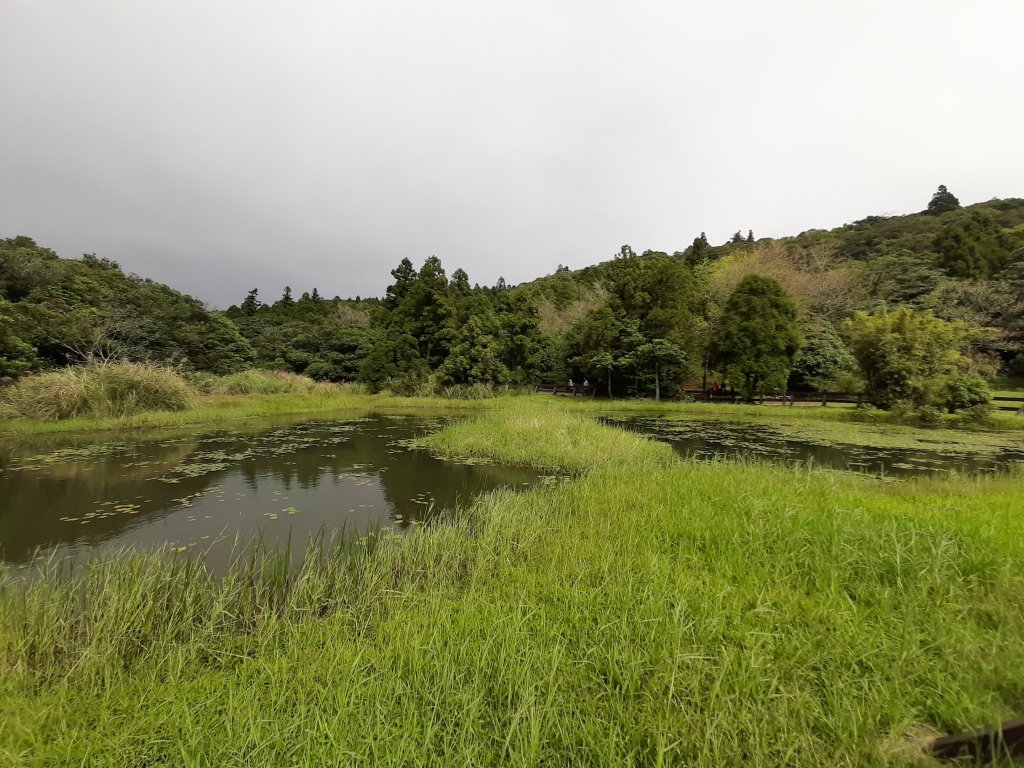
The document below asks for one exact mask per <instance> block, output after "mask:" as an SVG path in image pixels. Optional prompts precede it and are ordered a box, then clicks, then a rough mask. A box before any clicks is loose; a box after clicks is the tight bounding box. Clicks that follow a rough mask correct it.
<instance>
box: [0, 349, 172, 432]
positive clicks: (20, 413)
mask: <svg viewBox="0 0 1024 768" xmlns="http://www.w3.org/2000/svg"><path fill="white" fill-rule="evenodd" d="M190 395H191V390H190V389H189V387H188V384H186V382H185V380H184V379H183V378H182V377H181V376H180V375H179V374H178V373H176V372H175V371H172V370H170V369H168V368H164V367H161V366H158V365H150V364H146V363H130V362H115V363H98V364H92V365H80V366H72V367H68V368H62V369H60V370H56V371H48V372H46V373H40V374H36V375H34V376H27V377H25V378H24V379H22V380H21V381H19V382H18V384H17V385H16V386H14V387H12V388H10V389H9V390H7V391H6V392H5V393H4V394H3V402H2V404H0V406H2V410H3V411H4V412H6V415H7V416H9V417H21V418H27V419H38V420H42V421H59V420H64V419H73V418H83V417H84V418H123V417H125V416H130V415H133V414H136V413H140V412H143V411H182V410H184V409H185V408H186V407H187V406H188V404H189V398H190Z"/></svg>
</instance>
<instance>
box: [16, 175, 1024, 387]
mask: <svg viewBox="0 0 1024 768" xmlns="http://www.w3.org/2000/svg"><path fill="white" fill-rule="evenodd" d="M392 275H393V278H394V282H393V284H392V285H391V286H389V287H388V288H387V291H386V294H385V296H384V297H383V298H382V299H368V300H360V299H341V298H338V297H335V298H334V299H325V298H323V297H321V296H320V295H319V293H318V292H317V291H316V290H313V291H311V292H310V293H305V294H302V295H301V296H300V297H298V298H295V297H293V296H292V294H291V291H290V289H287V288H286V289H285V290H284V292H283V294H281V295H280V297H275V299H274V300H273V301H268V302H264V301H261V299H260V297H259V295H258V293H257V292H256V291H255V290H253V291H251V292H250V293H249V294H248V296H245V297H239V298H240V301H239V303H238V304H237V305H236V306H232V307H230V308H229V309H228V310H226V311H224V312H219V311H213V310H209V309H207V308H206V307H205V306H204V305H203V304H202V302H200V301H198V300H196V299H194V298H191V297H189V296H185V295H183V294H181V293H179V292H177V291H175V290H173V289H171V288H169V287H167V286H165V285H161V284H159V283H155V282H152V281H150V280H146V279H144V278H141V277H138V276H135V275H128V274H125V273H124V272H123V271H122V270H121V269H120V267H119V266H118V265H117V264H115V263H113V262H111V261H108V260H106V259H103V258H97V257H95V256H91V255H89V256H85V257H83V258H81V259H65V258H59V257H58V256H57V254H55V253H53V252H52V251H50V250H48V249H46V248H45V247H42V246H40V245H37V244H36V243H35V242H33V241H32V240H31V239H30V238H28V237H14V238H11V239H7V240H0V376H3V377H17V376H19V375H22V374H25V373H28V372H32V371H36V370H43V369H46V368H51V367H54V366H60V365H65V364H68V363H81V362H88V361H96V360H104V359H117V358H128V359H139V360H148V361H152V362H158V363H166V364H172V365H175V366H178V367H180V368H182V369H184V370H186V371H187V370H196V371H210V372H216V373H224V372H228V371H231V370H237V369H241V368H245V367H254V366H255V367H265V368H278V369H285V370H290V371H294V372H296V373H303V374H306V375H309V376H312V377H314V378H317V379H326V380H333V381H340V380H353V379H360V380H362V381H364V382H366V383H367V384H369V385H370V386H371V387H374V388H381V387H388V388H390V389H393V390H410V389H416V388H420V389H422V388H423V387H427V388H435V389H436V388H440V387H445V386H452V385H472V384H506V383H511V384H515V383H529V382H535V381H538V380H558V381H563V380H566V379H568V378H569V377H573V378H576V379H580V380H581V379H584V378H589V379H590V380H591V381H593V382H595V383H599V384H600V387H601V388H602V391H604V390H608V391H610V392H613V393H614V394H649V393H650V394H653V393H656V392H659V391H660V390H661V389H664V388H666V387H667V388H669V389H672V388H675V387H678V386H679V385H680V383H681V382H683V381H684V380H685V379H686V378H690V379H691V380H692V379H698V378H699V379H705V380H706V379H707V377H708V376H709V375H710V376H712V377H717V380H722V381H732V382H736V381H737V380H738V379H744V380H745V381H746V384H747V386H759V387H764V386H767V385H769V384H773V385H776V386H778V385H782V386H784V385H785V384H786V382H787V380H788V383H789V385H790V386H799V387H806V386H826V385H836V384H837V383H844V384H849V383H850V382H849V381H848V380H845V381H844V380H843V377H844V376H846V375H847V374H849V375H853V374H854V373H855V367H854V365H853V357H852V356H851V354H852V353H855V352H856V349H855V342H856V338H855V337H856V329H855V328H853V327H852V326H851V325H850V322H851V318H855V317H857V316H858V313H866V314H868V315H870V314H872V313H878V312H880V311H882V310H884V309H885V308H888V309H890V310H891V309H893V308H895V307H905V308H908V309H909V310H912V311H913V312H914V313H920V314H922V315H924V314H927V315H928V316H929V317H934V318H938V319H939V320H942V321H947V323H952V324H953V325H948V328H950V329H954V330H955V333H953V335H952V336H950V338H954V337H955V338H956V339H960V340H961V341H963V343H964V344H966V345H967V348H966V349H965V350H964V351H965V352H966V354H967V357H966V358H964V359H969V361H970V368H971V370H972V372H973V373H972V375H974V374H981V375H982V376H984V377H987V378H990V379H991V378H992V377H994V376H996V375H1011V376H1024V353H1022V351H1024V200H1021V199H1008V200H992V201H990V202H987V203H981V204H978V205H971V206H968V207H961V206H960V205H959V202H958V201H957V200H956V198H955V197H954V196H953V195H952V194H951V193H950V192H949V191H947V190H946V189H945V188H942V187H940V189H939V190H938V191H937V192H936V193H935V194H934V195H933V196H932V199H931V201H930V202H929V203H928V207H927V209H926V210H925V211H922V212H921V213H915V214H911V215H907V216H892V217H882V216H871V217H868V218H866V219H862V220H860V221H856V222H854V223H852V224H848V225H845V226H843V227H838V228H836V229H832V230H809V231H807V232H803V233H801V234H799V235H795V236H792V237H785V238H779V239H757V238H755V236H754V233H752V232H749V231H748V232H746V233H745V234H744V233H743V232H737V233H736V235H735V236H733V238H731V239H730V241H729V242H727V243H724V244H721V245H712V244H711V243H709V242H708V241H707V239H706V238H705V237H704V236H703V235H701V236H699V237H697V238H695V239H694V241H693V242H692V243H690V244H688V245H686V247H684V248H681V249H679V250H675V251H673V252H653V251H646V252H644V253H642V254H636V253H635V252H634V251H633V249H632V248H630V247H629V246H622V248H621V249H620V251H619V253H618V254H617V255H616V256H615V257H614V258H612V259H611V260H609V261H604V262H601V263H597V264H595V265H593V266H590V267H587V268H584V269H581V270H576V271H570V270H568V269H566V268H564V267H559V268H558V269H557V270H556V271H555V272H554V273H553V274H551V275H548V276H546V277H541V278H538V279H537V280H534V281H532V282H530V283H525V284H522V285H519V286H515V287H508V286H506V285H505V284H504V281H499V283H498V284H497V285H495V286H493V287H480V286H477V285H473V284H472V283H471V280H470V277H469V275H467V274H466V273H465V272H464V271H463V270H461V269H456V270H454V271H453V272H451V274H450V275H449V274H448V273H447V272H446V270H445V268H444V266H443V265H442V263H441V261H440V260H439V259H437V258H435V257H430V258H428V259H426V260H425V262H424V263H423V264H422V265H421V266H420V267H418V268H417V267H416V266H415V265H414V264H413V263H412V262H411V261H409V260H408V259H403V260H402V262H401V263H400V264H399V265H397V266H396V268H395V270H393V272H392ZM750 276H758V278H759V279H758V280H751V279H747V278H749V277H750ZM760 278H764V279H763V280H762V279H760ZM741 289H742V290H741ZM730 302H732V303H730ZM749 307H761V310H759V311H760V312H761V315H762V317H761V320H760V321H757V322H754V321H751V323H748V325H746V326H742V325H741V324H740V320H741V319H742V317H743V313H744V312H745V311H747V309H748V308H749ZM766 307H767V308H769V309H768V310H766V309H764V308H766ZM776 311H777V315H773V314H772V313H773V312H776ZM915 316H916V315H915ZM744 322H746V321H744ZM768 327H771V328H772V329H773V330H772V331H771V334H769V336H770V337H769V336H766V335H765V333H767V332H766V331H765V329H766V328H768ZM943 327H946V326H943ZM958 343H960V342H958ZM744 345H746V346H745V347H744ZM759 345H760V346H759ZM769 347H770V348H771V350H773V351H772V355H774V357H771V359H770V360H769V358H767V357H758V356H759V355H762V353H765V352H766V350H768V349H769ZM755 358H756V359H758V360H760V361H761V362H759V363H757V366H759V367H757V369H756V371H755V372H754V373H750V371H749V370H747V369H745V368H743V366H741V362H743V361H744V360H745V361H747V362H749V361H750V360H754V359H755ZM957 365H960V367H961V368H962V367H963V365H965V364H961V363H958V364H957ZM749 367H750V366H749V365H748V366H747V368H749ZM744 371H746V372H744ZM751 376H752V378H750V377H751Z"/></svg>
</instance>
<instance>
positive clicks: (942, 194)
mask: <svg viewBox="0 0 1024 768" xmlns="http://www.w3.org/2000/svg"><path fill="white" fill-rule="evenodd" d="M959 207H960V201H959V200H957V199H956V197H955V196H954V195H953V193H952V192H950V191H949V190H948V189H946V185H945V184H939V188H938V189H937V190H935V194H933V195H932V199H931V200H930V201H929V202H928V209H927V210H926V211H925V213H927V214H929V215H931V216H938V215H940V214H943V213H946V212H947V211H955V210H957V209H958V208H959Z"/></svg>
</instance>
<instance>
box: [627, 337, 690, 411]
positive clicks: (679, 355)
mask: <svg viewBox="0 0 1024 768" xmlns="http://www.w3.org/2000/svg"><path fill="white" fill-rule="evenodd" d="M635 354H636V358H637V362H638V363H639V365H640V367H642V368H643V369H644V370H648V371H651V372H652V374H653V376H654V399H655V400H660V399H661V382H662V381H663V380H664V379H663V377H665V376H671V375H672V374H673V373H675V374H679V373H681V372H682V370H683V368H684V366H685V365H686V353H685V352H684V351H683V350H682V349H681V348H680V347H679V346H678V345H676V344H673V343H672V342H671V341H668V340H666V339H653V340H652V341H648V342H646V343H644V344H641V345H640V346H639V347H637V350H636V353H635Z"/></svg>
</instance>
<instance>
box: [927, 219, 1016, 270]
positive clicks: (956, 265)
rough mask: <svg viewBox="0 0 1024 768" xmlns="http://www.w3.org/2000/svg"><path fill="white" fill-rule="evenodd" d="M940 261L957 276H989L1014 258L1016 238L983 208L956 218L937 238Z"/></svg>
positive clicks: (935, 243) (936, 245) (936, 249)
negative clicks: (981, 210)
mask: <svg viewBox="0 0 1024 768" xmlns="http://www.w3.org/2000/svg"><path fill="white" fill-rule="evenodd" d="M934 248H935V251H936V252H937V253H938V254H939V264H940V265H941V266H942V267H943V269H945V270H946V272H947V273H949V274H950V275H953V276H954V277H966V278H986V277H989V276H990V275H994V274H995V273H997V272H999V271H1000V270H1001V269H1002V268H1003V267H1005V266H1006V265H1007V264H1008V263H1009V261H1010V254H1011V252H1012V251H1013V250H1014V248H1015V242H1014V240H1013V239H1012V238H1011V237H1010V236H1009V235H1008V234H1007V233H1006V232H1005V231H1004V230H1003V229H1002V228H1001V227H1000V226H999V225H998V224H997V223H996V221H995V219H994V218H993V217H992V216H990V215H988V214H986V213H982V212H980V211H971V212H970V213H969V214H967V216H965V217H962V218H960V219H958V220H956V221H952V222H950V223H949V224H947V225H946V226H945V227H943V229H942V231H941V232H939V234H938V235H936V237H935V242H934Z"/></svg>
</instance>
